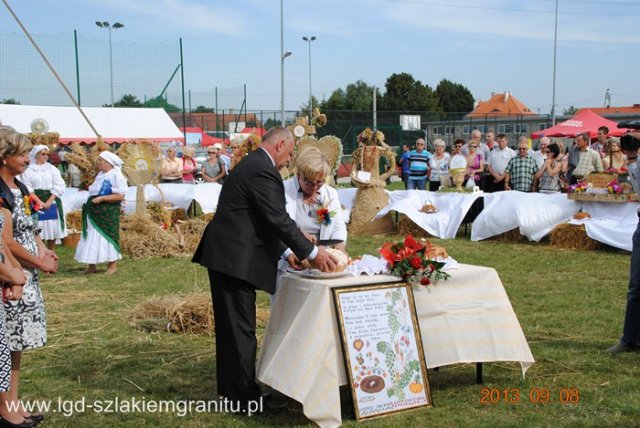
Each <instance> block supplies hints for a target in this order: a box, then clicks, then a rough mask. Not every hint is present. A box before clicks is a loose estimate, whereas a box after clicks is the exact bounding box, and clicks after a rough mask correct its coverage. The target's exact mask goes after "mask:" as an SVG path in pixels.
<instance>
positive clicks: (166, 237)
mask: <svg viewBox="0 0 640 428" xmlns="http://www.w3.org/2000/svg"><path fill="white" fill-rule="evenodd" d="M120 248H121V250H122V253H123V254H127V255H129V256H131V257H133V258H134V259H143V258H150V257H176V256H181V255H184V251H183V249H182V248H180V243H179V241H178V238H177V237H176V235H175V234H173V233H171V232H169V231H168V230H165V229H163V228H162V226H160V225H159V224H156V223H154V222H153V221H152V220H151V217H139V216H124V217H123V218H122V219H121V221H120Z"/></svg>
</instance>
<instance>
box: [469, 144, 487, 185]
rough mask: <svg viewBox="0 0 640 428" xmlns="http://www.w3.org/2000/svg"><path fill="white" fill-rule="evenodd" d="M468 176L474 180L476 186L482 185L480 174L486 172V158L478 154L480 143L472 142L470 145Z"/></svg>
mask: <svg viewBox="0 0 640 428" xmlns="http://www.w3.org/2000/svg"><path fill="white" fill-rule="evenodd" d="M467 165H468V166H467V175H468V176H469V178H471V179H473V181H475V183H476V184H479V183H480V174H482V171H483V170H484V158H483V157H482V155H481V154H480V153H478V143H477V142H475V141H471V142H470V143H469V154H468V155H467Z"/></svg>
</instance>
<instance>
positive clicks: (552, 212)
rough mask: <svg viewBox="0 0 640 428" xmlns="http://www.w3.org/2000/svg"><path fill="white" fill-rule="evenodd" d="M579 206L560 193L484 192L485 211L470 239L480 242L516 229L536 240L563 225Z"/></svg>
mask: <svg viewBox="0 0 640 428" xmlns="http://www.w3.org/2000/svg"><path fill="white" fill-rule="evenodd" d="M581 206H582V204H581V203H580V202H577V201H573V200H569V199H567V195H565V194H562V193H551V194H544V193H524V192H516V191H509V192H496V193H486V194H485V196H484V209H483V210H482V212H481V213H480V214H479V215H478V217H476V219H475V221H474V222H473V225H472V226H471V240H472V241H480V240H482V239H487V238H490V237H492V236H496V235H500V234H501V233H505V232H508V231H510V230H512V229H515V228H519V229H520V234H522V235H524V236H526V237H527V238H529V240H531V241H539V240H540V239H542V238H543V237H544V236H545V235H547V234H548V233H549V232H551V230H553V228H554V227H556V226H557V225H558V224H561V223H566V222H567V221H568V220H569V219H570V218H571V217H573V215H574V214H575V213H577V212H578V211H580V207H581Z"/></svg>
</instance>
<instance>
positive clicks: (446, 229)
mask: <svg viewBox="0 0 640 428" xmlns="http://www.w3.org/2000/svg"><path fill="white" fill-rule="evenodd" d="M391 195H393V196H394V200H393V201H391V202H390V204H389V205H387V206H386V207H385V208H383V209H382V210H381V211H380V212H379V213H378V215H377V216H376V217H382V216H383V215H385V214H387V213H388V212H390V211H397V212H400V213H403V214H405V215H406V216H407V217H409V218H410V219H411V220H412V221H413V222H414V223H416V224H417V225H418V226H420V227H421V228H423V229H424V230H426V231H427V232H429V234H431V235H433V236H437V237H438V238H441V239H455V237H456V234H457V233H458V229H459V228H460V225H461V224H462V220H463V219H464V216H465V215H466V214H467V211H469V209H470V208H471V205H473V203H474V202H475V200H476V199H478V198H479V197H482V196H484V194H483V193H482V192H479V193H444V192H443V193H440V192H428V191H426V190H399V191H396V192H391ZM429 201H430V202H431V203H432V204H433V205H435V206H436V208H437V209H438V212H437V213H434V214H426V213H423V212H421V211H420V209H421V208H422V207H423V206H424V205H425V204H426V203H427V202H429Z"/></svg>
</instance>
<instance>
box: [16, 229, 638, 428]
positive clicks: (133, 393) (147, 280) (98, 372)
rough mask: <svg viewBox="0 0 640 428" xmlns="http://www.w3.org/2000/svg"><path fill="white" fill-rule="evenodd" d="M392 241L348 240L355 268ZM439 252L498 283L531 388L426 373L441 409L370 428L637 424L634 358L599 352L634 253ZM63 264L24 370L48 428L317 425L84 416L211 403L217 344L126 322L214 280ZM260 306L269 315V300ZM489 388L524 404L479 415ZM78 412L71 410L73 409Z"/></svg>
mask: <svg viewBox="0 0 640 428" xmlns="http://www.w3.org/2000/svg"><path fill="white" fill-rule="evenodd" d="M389 239H394V240H397V239H400V237H399V236H394V237H373V238H372V237H360V238H357V237H351V238H350V243H349V247H348V250H349V252H350V254H351V255H352V256H356V255H361V254H364V253H368V254H376V248H378V247H379V245H380V244H381V243H382V242H384V241H386V240H389ZM433 241H434V242H435V243H437V244H439V245H443V246H445V247H446V248H447V250H448V252H449V254H450V255H451V256H453V257H454V258H456V259H457V260H458V261H460V262H462V263H468V264H477V265H485V266H490V267H493V268H495V269H496V270H497V271H498V273H499V274H500V277H501V279H502V282H503V284H504V286H505V289H506V291H507V294H508V295H509V297H510V299H511V303H512V305H513V308H514V310H515V313H516V315H517V316H518V319H519V321H520V324H521V325H522V328H523V331H524V333H525V335H526V337H527V340H528V342H529V345H530V347H531V351H532V353H533V355H534V357H535V359H536V363H535V364H534V365H533V366H532V367H531V369H529V371H528V373H527V378H526V380H522V378H521V375H520V367H519V365H518V364H515V363H496V364H485V368H484V379H485V384H484V385H481V386H479V385H476V384H475V383H474V382H475V375H474V369H475V367H474V366H473V365H461V366H454V367H445V368H441V369H440V370H439V371H437V372H435V371H432V370H430V371H429V377H430V383H431V388H432V394H433V400H434V403H435V406H434V407H432V408H428V409H427V408H423V409H420V410H415V411H409V412H404V413H400V414H396V415H392V416H389V417H386V418H383V419H379V420H375V421H371V422H369V423H367V425H366V426H371V427H383V426H384V427H387V426H392V427H396V426H397V427H405V426H442V427H445V426H446V427H450V426H463V427H466V426H472V427H477V426H481V427H482V426H496V425H498V426H518V427H521V426H594V427H595V426H608V425H616V426H638V425H639V424H640V405H639V404H638V403H640V364H639V363H640V354H639V353H634V354H625V355H618V356H610V355H607V354H606V353H604V352H603V351H604V349H606V348H607V347H608V346H610V345H612V344H614V343H615V342H616V340H617V339H618V338H619V336H620V333H621V328H622V321H623V317H624V307H625V294H626V288H627V278H628V269H629V254H628V253H624V252H619V251H615V250H611V251H601V252H577V251H569V250H558V249H555V248H553V247H550V246H549V245H547V244H544V243H517V244H516V243H509V242H499V241H483V242H470V241H469V237H468V236H463V235H460V236H459V237H458V239H456V240H449V241H442V240H438V239H434V240H433ZM59 254H60V258H61V265H60V271H59V273H57V274H56V275H54V276H48V277H44V278H43V280H42V288H43V292H44V297H45V304H46V308H47V312H48V324H49V325H48V332H49V345H48V346H47V347H45V348H43V349H40V350H37V351H31V352H28V353H26V354H25V358H24V364H23V378H22V396H23V398H24V399H25V400H52V409H51V410H49V412H47V419H46V420H45V423H44V424H45V426H47V425H48V426H56V427H58V426H74V427H76V426H82V427H84V426H87V427H89V426H91V427H95V426H105V427H106V426H109V427H117V426H122V427H124V426H127V427H129V426H136V427H137V426H153V427H173V426H181V427H202V426H249V427H254V426H255V427H258V426H313V425H312V424H311V423H310V422H309V421H308V420H307V419H306V418H305V417H304V416H303V414H302V411H301V407H300V406H299V405H297V403H295V402H293V401H292V402H290V405H289V409H288V411H287V412H285V413H284V414H282V415H278V416H273V417H253V418H241V417H237V416H231V415H227V414H219V413H197V412H190V413H188V414H187V415H185V416H179V415H177V414H175V413H173V414H172V413H157V412H156V413H152V412H146V413H145V412H128V413H126V412H118V413H98V412H96V411H94V409H92V408H88V407H86V405H87V404H92V403H93V402H94V401H95V400H114V399H116V398H118V399H119V400H121V401H122V400H126V399H130V398H131V397H135V398H136V399H138V400H148V401H150V400H209V399H214V398H215V386H214V385H215V355H214V338H213V337H209V336H196V335H179V334H172V333H167V332H145V331H141V330H138V329H136V328H135V326H134V325H133V323H132V321H131V318H132V315H133V311H134V308H135V307H136V305H138V304H139V303H141V302H144V301H146V300H148V299H150V298H152V297H162V296H168V295H172V294H180V295H186V294H189V293H192V292H195V291H207V290H208V288H209V285H208V279H207V275H206V271H205V270H204V269H203V268H201V267H199V266H196V265H194V264H192V263H190V261H189V259H188V258H179V259H151V260H144V261H136V260H132V259H124V260H123V261H122V262H120V263H119V265H118V266H119V271H118V273H117V274H115V275H112V276H105V275H101V274H98V275H91V276H81V275H80V274H79V273H80V271H81V269H82V268H83V267H84V266H81V265H79V264H77V263H75V262H74V261H73V252H72V251H71V250H70V249H68V248H61V249H60V251H59ZM102 270H103V271H104V267H102ZM453 274H454V275H455V272H454V273H453ZM259 301H260V304H262V305H267V304H268V299H267V296H266V295H265V294H263V293H260V295H259ZM259 333H261V332H259ZM484 387H486V388H496V389H498V390H500V391H502V390H505V389H507V390H509V395H510V396H513V394H514V391H518V392H519V393H520V395H521V400H520V401H519V402H518V403H509V402H506V401H505V400H500V401H498V402H497V403H495V404H489V405H483V404H481V403H480V401H481V395H482V388H484ZM536 388H537V389H536ZM543 388H546V389H547V390H548V391H549V393H550V396H549V397H550V399H549V402H548V403H546V404H541V403H537V404H534V403H532V402H531V401H530V399H529V393H530V392H531V391H534V392H533V393H534V394H535V391H538V390H542V389H543ZM568 388H571V389H572V390H571V394H573V395H572V396H573V397H576V398H577V397H578V396H579V403H577V404H563V403H561V402H560V394H565V397H564V398H565V399H566V398H568V396H566V394H567V393H568V392H569V391H570V390H569V389H568ZM534 398H535V397H534ZM83 399H84V400H85V408H84V411H83V409H82V405H81V404H82V400H83ZM58 400H66V402H65V403H64V406H66V407H64V409H63V408H58V407H57V406H58ZM73 401H75V405H76V408H75V409H71V408H70V407H69V406H71V404H72V402H73ZM103 404H105V405H106V401H105V402H103ZM63 410H66V413H67V414H68V416H67V415H64V414H63V413H61V412H62V411H63ZM350 412H351V411H350V402H349V401H348V397H345V403H344V406H343V419H344V425H345V426H355V425H356V424H357V423H356V422H355V421H354V420H353V417H352V416H349V414H350ZM71 413H73V414H71Z"/></svg>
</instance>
